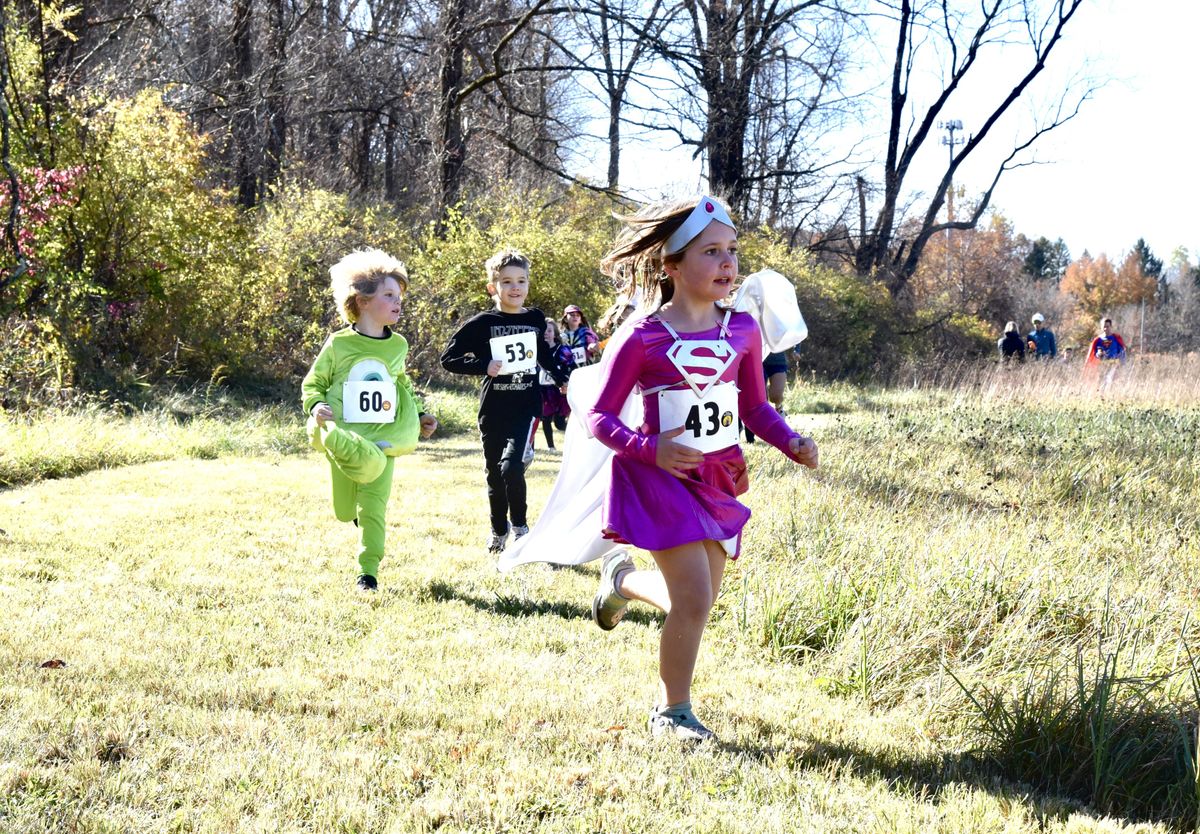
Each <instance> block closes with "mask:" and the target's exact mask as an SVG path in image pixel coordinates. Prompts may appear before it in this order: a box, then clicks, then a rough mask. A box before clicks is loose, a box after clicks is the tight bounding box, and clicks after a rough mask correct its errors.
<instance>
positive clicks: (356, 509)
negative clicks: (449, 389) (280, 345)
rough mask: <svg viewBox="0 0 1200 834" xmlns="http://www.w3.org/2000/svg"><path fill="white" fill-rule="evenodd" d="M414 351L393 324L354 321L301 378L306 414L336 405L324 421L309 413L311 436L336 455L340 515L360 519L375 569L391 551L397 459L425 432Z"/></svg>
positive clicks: (364, 566)
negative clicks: (361, 325)
mask: <svg viewBox="0 0 1200 834" xmlns="http://www.w3.org/2000/svg"><path fill="white" fill-rule="evenodd" d="M407 356H408V341H407V340H406V339H405V338H404V337H403V336H401V335H400V334H399V333H393V332H392V331H391V330H390V329H387V328H385V329H384V335H383V336H381V337H379V338H373V337H371V336H364V335H363V334H361V333H359V332H358V331H357V330H355V329H354V328H353V327H347V328H344V329H342V330H339V331H338V332H336V333H334V334H333V335H332V336H330V337H329V338H328V339H327V340H326V342H325V344H324V346H322V348H321V352H320V353H319V354H317V358H316V360H315V361H314V362H313V365H312V367H311V368H309V370H308V373H307V374H306V375H305V377H304V382H303V383H302V384H301V392H302V394H303V397H304V410H305V412H306V413H308V414H309V415H311V414H312V411H313V408H314V407H316V406H317V405H318V404H320V403H326V404H328V405H329V407H330V408H331V409H333V420H326V421H325V425H324V426H323V427H321V426H318V425H317V421H316V418H315V417H312V416H310V417H309V419H308V439H309V441H310V442H311V443H312V445H313V448H315V449H316V450H317V451H319V452H322V453H323V454H324V455H325V457H326V458H328V459H329V472H330V476H331V478H332V481H333V513H334V515H335V516H337V519H338V520H339V521H354V520H357V521H358V527H359V531H360V534H361V540H362V549H361V551H360V552H359V554H358V564H359V567H360V568H361V570H362V573H364V574H366V575H368V576H376V575H377V574H378V572H379V562H380V560H381V559H382V558H383V542H384V528H385V519H386V515H387V502H388V497H389V496H390V495H391V493H392V469H393V467H394V464H395V461H394V460H393V459H394V458H395V457H396V456H397V455H403V454H407V453H408V452H411V451H412V450H413V449H415V448H416V447H417V438H418V437H419V436H420V433H421V422H420V416H419V411H418V408H417V403H416V399H415V398H414V397H413V391H412V382H411V381H410V380H409V378H408V374H406V373H405V371H404V360H405V358H406V357H407Z"/></svg>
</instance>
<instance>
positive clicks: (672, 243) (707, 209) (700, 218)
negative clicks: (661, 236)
mask: <svg viewBox="0 0 1200 834" xmlns="http://www.w3.org/2000/svg"><path fill="white" fill-rule="evenodd" d="M713 220H716V221H718V222H721V223H724V224H725V225H726V226H728V227H729V228H731V229H734V230H736V229H737V227H736V226H734V225H733V221H732V220H730V219H729V212H727V211H725V207H724V206H722V205H721V204H720V203H718V202H717V201H716V200H714V199H713V198H712V197H708V196H704V197H701V198H700V201H699V202H698V203H696V207H695V208H694V209H692V213H691V214H689V215H688V216H687V220H684V221H683V225H682V226H680V227H679V228H678V229H676V230H675V232H674V234H672V235H671V236H670V237H669V238H667V242H666V243H664V244H663V246H662V253H663V254H664V255H674V254H675V253H676V252H679V251H681V250H682V249H683V248H684V247H686V246H687V245H688V244H689V243H691V242H692V238H694V237H695V236H696V235H698V234H700V233H701V232H703V231H704V230H705V229H706V228H708V224H709V223H711V222H712V221H713Z"/></svg>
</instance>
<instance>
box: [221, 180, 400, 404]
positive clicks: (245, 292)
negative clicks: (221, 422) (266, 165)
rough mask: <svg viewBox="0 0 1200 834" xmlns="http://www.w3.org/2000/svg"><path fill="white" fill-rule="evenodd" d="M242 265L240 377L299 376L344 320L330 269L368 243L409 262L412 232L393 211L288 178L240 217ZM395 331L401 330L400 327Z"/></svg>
mask: <svg viewBox="0 0 1200 834" xmlns="http://www.w3.org/2000/svg"><path fill="white" fill-rule="evenodd" d="M245 223H246V226H247V233H248V235H249V253H248V263H247V268H246V271H245V272H244V273H243V274H240V275H236V276H231V277H232V283H231V285H230V286H229V288H228V291H229V292H230V293H233V294H236V295H238V296H239V297H240V298H241V299H242V303H241V305H240V306H241V315H240V319H239V324H238V328H239V330H241V331H242V332H243V334H244V335H245V336H247V337H249V343H248V345H247V347H248V348H249V349H247V350H243V351H241V352H239V353H238V355H237V356H235V357H232V358H231V362H230V364H231V373H233V374H234V375H235V376H236V377H239V378H242V379H253V380H258V381H267V382H273V383H288V384H290V383H292V382H296V383H298V382H299V379H300V377H301V376H302V375H303V374H304V372H305V371H306V370H307V369H308V365H309V363H311V362H312V359H313V357H314V356H316V354H317V351H318V350H319V349H320V347H321V343H322V342H323V341H324V340H325V338H326V337H327V336H328V335H329V333H331V332H332V331H333V330H335V329H336V328H338V327H341V326H342V324H341V322H340V321H339V319H338V318H337V312H336V310H335V309H334V304H333V297H332V296H331V295H330V293H329V267H330V266H332V265H333V264H334V263H336V262H337V261H338V260H339V259H340V258H341V257H342V256H343V255H346V254H347V253H349V252H351V251H353V250H355V249H361V248H363V247H367V246H373V247H376V248H379V249H383V250H385V251H387V252H389V253H391V254H392V255H395V256H396V257H398V258H400V259H401V260H408V259H409V255H410V252H411V240H412V237H413V235H412V233H411V231H410V229H409V228H408V227H407V226H406V225H405V224H404V222H403V221H402V219H401V218H399V217H398V216H397V215H396V214H395V213H394V212H392V211H390V210H388V209H385V208H383V207H380V206H373V205H370V204H360V203H356V202H355V201H353V200H352V199H350V198H349V197H348V196H347V195H345V194H337V193H335V192H332V191H328V190H326V189H322V188H317V187H314V186H311V185H307V184H305V183H304V182H303V181H302V180H299V179H293V180H291V181H289V182H287V183H285V184H283V185H282V186H281V187H280V189H279V190H278V191H277V193H276V195H275V196H274V197H273V198H272V199H270V200H268V201H266V202H265V203H263V204H262V205H260V206H259V207H258V208H256V209H255V210H254V211H252V212H250V213H249V214H247V215H246V217H245ZM400 329H401V331H402V332H405V333H407V330H406V325H405V323H404V322H402V323H401V326H400Z"/></svg>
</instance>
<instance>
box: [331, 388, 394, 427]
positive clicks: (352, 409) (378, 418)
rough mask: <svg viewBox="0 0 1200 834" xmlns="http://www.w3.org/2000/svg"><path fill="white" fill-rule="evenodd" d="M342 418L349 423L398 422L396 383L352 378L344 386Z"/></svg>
mask: <svg viewBox="0 0 1200 834" xmlns="http://www.w3.org/2000/svg"><path fill="white" fill-rule="evenodd" d="M342 419H343V420H344V421H346V422H347V423H394V422H396V383H394V382H392V381H391V380H390V379H387V380H369V381H368V380H352V381H349V382H347V383H345V384H344V385H343V386H342Z"/></svg>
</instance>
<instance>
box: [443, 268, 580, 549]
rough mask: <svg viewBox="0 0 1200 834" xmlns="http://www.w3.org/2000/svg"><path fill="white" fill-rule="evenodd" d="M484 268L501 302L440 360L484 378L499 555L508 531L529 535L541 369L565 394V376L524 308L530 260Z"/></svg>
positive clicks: (470, 324)
mask: <svg viewBox="0 0 1200 834" xmlns="http://www.w3.org/2000/svg"><path fill="white" fill-rule="evenodd" d="M485 267H486V269H487V277H488V284H487V291H488V294H489V295H491V296H492V297H493V298H495V300H496V309H495V310H489V311H487V312H485V313H480V314H479V315H477V316H474V317H473V318H471V319H470V320H468V321H467V322H466V324H464V325H463V326H462V327H460V328H459V329H458V332H457V333H455V334H454V335H453V336H452V337H450V344H449V345H447V346H446V350H445V351H443V353H442V359H441V361H442V367H443V368H445V369H446V370H447V371H450V372H451V373H456V374H474V375H476V376H483V377H484V380H483V387H482V388H481V389H480V391H479V433H480V435H481V436H482V439H483V461H484V467H485V469H486V470H487V487H488V503H489V504H490V505H491V520H492V533H491V536H490V537H489V538H488V552H489V553H500V552H501V551H502V550H504V547H505V545H506V544H507V543H508V534H509V530H510V529H511V531H512V533H513V534H514V536H515V538H516V539H519V538H521V537H522V536H524V535H525V534H527V533H528V532H529V525H528V523H527V520H526V518H525V514H526V503H525V461H526V460H527V457H526V455H527V453H528V452H529V451H530V450H531V449H532V447H533V435H534V434H535V433H536V432H537V427H538V419H539V417H540V416H541V413H542V394H541V389H540V388H539V387H538V365H541V366H542V367H543V368H545V369H546V370H547V371H548V372H549V373H550V374H551V375H552V376H553V377H554V379H555V381H556V382H558V384H559V385H561V386H562V387H563V391H564V392H565V391H566V383H567V372H566V370H565V369H563V368H562V367H561V366H559V364H558V362H557V361H556V360H555V359H554V355H553V353H552V352H551V351H550V348H549V346H548V345H547V344H546V340H545V339H544V338H542V334H544V333H545V332H546V317H545V315H543V314H542V311H541V310H538V309H536V308H526V307H525V306H524V305H525V297H526V296H527V295H528V294H529V259H528V258H526V257H525V256H524V255H522V254H521V253H520V252H517V251H515V250H511V249H505V250H501V251H500V252H497V253H496V254H495V255H493V256H492V257H490V258H488V261H487V263H486V264H485ZM510 514H511V517H512V524H511V526H510V524H509V516H510Z"/></svg>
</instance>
